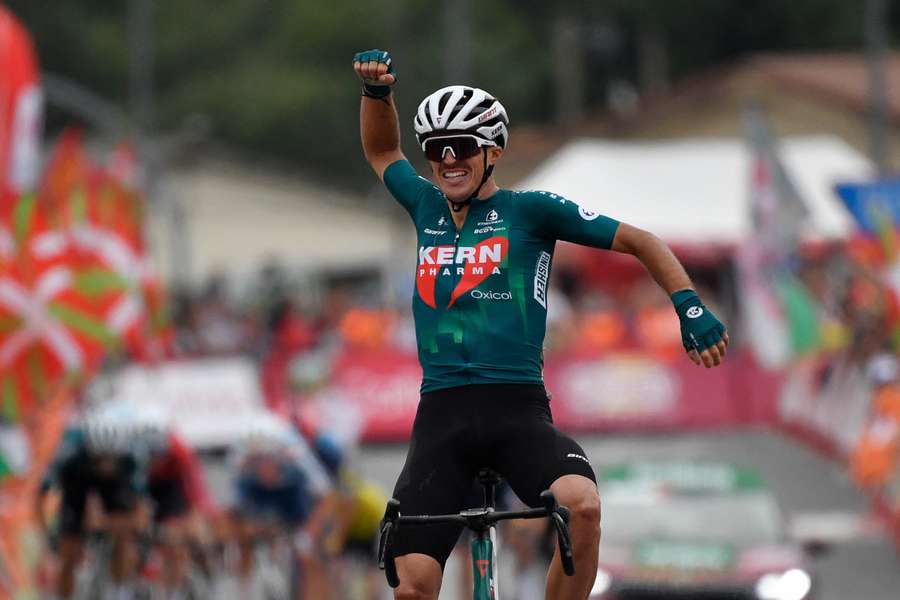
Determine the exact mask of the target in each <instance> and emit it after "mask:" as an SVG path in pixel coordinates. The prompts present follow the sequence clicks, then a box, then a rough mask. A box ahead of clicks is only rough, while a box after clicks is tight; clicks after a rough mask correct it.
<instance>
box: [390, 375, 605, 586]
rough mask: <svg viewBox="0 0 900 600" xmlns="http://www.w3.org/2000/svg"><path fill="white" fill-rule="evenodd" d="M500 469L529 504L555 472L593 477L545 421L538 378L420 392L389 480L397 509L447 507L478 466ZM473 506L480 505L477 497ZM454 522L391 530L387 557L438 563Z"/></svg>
mask: <svg viewBox="0 0 900 600" xmlns="http://www.w3.org/2000/svg"><path fill="white" fill-rule="evenodd" d="M485 467H487V468H491V469H494V470H495V471H497V472H498V473H500V475H501V476H503V478H504V479H506V481H507V482H508V483H509V485H510V487H511V488H512V490H513V491H514V492H515V493H516V495H517V496H518V497H519V498H520V499H521V500H522V501H523V502H525V503H526V504H528V505H529V506H532V507H538V506H540V505H541V504H540V493H541V492H542V491H544V490H546V489H549V487H550V484H552V483H553V482H554V481H556V480H557V479H559V478H560V477H562V476H563V475H583V476H584V477H587V478H589V479H590V480H592V481H594V482H595V483H596V481H597V479H596V477H595V476H594V471H593V469H592V468H591V465H590V463H589V462H588V460H587V458H586V454H585V452H584V450H583V449H582V448H581V446H579V445H578V444H577V443H576V442H575V441H574V440H573V439H572V438H570V437H569V436H567V435H564V434H562V433H561V432H559V431H558V430H557V429H556V427H554V426H553V418H552V416H551V414H550V401H549V399H548V398H547V392H546V391H545V390H544V387H543V386H542V385H539V384H485V385H468V386H462V387H456V388H449V389H443V390H437V391H434V392H429V393H426V394H423V395H422V399H421V401H420V402H419V408H418V411H417V412H416V420H415V423H414V424H413V432H412V439H411V440H410V444H409V453H408V454H407V456H406V464H405V465H404V466H403V471H401V473H400V477H399V478H398V480H397V485H396V486H395V487H394V498H396V499H397V500H399V501H400V513H401V514H404V515H438V514H453V513H457V512H459V511H460V510H462V509H464V508H473V507H471V506H466V505H465V503H466V499H467V497H469V496H470V495H471V494H470V491H471V489H472V481H473V479H474V478H475V477H476V476H477V474H478V471H479V469H482V468H485ZM479 505H480V504H479ZM461 532H462V528H461V526H459V525H454V524H440V525H408V526H401V527H400V528H399V529H398V531H397V536H396V538H395V544H394V554H395V556H402V555H404V554H411V553H419V554H427V555H428V556H431V557H433V558H434V559H435V560H437V561H438V563H440V565H441V568H442V569H443V567H444V564H445V563H446V561H447V557H448V556H449V555H450V552H451V551H452V550H453V546H454V545H455V544H456V541H457V539H459V535H460V533H461Z"/></svg>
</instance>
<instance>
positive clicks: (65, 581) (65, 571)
mask: <svg viewBox="0 0 900 600" xmlns="http://www.w3.org/2000/svg"><path fill="white" fill-rule="evenodd" d="M81 550H82V545H81V538H80V537H77V536H66V537H64V538H62V539H61V540H60V543H59V562H60V567H59V580H58V581H57V592H59V595H60V596H61V597H62V598H71V597H72V594H73V593H74V592H75V569H76V568H77V567H78V563H79V562H81V554H82V552H81Z"/></svg>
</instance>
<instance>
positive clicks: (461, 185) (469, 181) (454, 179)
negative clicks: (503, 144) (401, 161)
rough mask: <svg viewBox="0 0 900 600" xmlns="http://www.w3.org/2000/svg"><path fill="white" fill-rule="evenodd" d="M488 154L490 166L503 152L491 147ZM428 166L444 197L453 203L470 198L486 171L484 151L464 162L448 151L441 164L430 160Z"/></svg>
mask: <svg viewBox="0 0 900 600" xmlns="http://www.w3.org/2000/svg"><path fill="white" fill-rule="evenodd" d="M487 154H488V156H487V164H488V166H490V165H493V164H495V163H496V162H497V161H498V160H499V159H500V156H501V155H502V154H503V150H502V149H501V148H497V147H491V148H488V150H487ZM428 164H429V165H431V172H432V173H433V175H434V181H435V182H436V183H437V185H438V187H440V188H441V191H442V192H444V195H445V196H447V198H448V199H449V200H452V201H453V202H462V201H464V200H466V199H467V198H469V196H471V195H472V193H473V192H474V191H475V188H477V187H478V185H479V184H480V183H481V177H482V176H483V175H484V170H485V165H484V150H482V151H481V152H479V153H478V154H476V155H475V156H472V157H471V158H466V159H463V160H456V158H454V157H453V153H452V152H450V151H449V150H447V151H445V152H444V159H443V160H442V161H441V162H435V161H432V160H429V161H428ZM482 189H484V187H482Z"/></svg>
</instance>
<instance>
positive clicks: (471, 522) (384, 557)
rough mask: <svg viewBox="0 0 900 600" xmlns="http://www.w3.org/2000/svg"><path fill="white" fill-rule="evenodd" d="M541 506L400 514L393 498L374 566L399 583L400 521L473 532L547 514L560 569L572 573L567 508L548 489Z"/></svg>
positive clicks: (567, 573)
mask: <svg viewBox="0 0 900 600" xmlns="http://www.w3.org/2000/svg"><path fill="white" fill-rule="evenodd" d="M541 502H542V503H543V505H544V506H543V508H531V509H527V510H518V511H506V512H494V511H492V510H487V509H484V510H472V511H463V512H461V513H459V514H455V515H415V516H401V514H400V502H399V501H398V500H396V499H394V498H391V499H390V500H388V503H387V507H386V508H385V511H384V518H383V519H382V521H381V523H382V525H381V538H380V540H379V543H378V568H379V569H382V570H383V571H384V576H385V578H386V579H387V582H388V585H390V586H391V587H392V588H396V587H397V586H398V585H400V578H399V577H398V575H397V565H396V563H395V562H394V553H393V544H392V542H393V535H394V534H395V533H396V532H397V528H398V527H399V526H400V524H401V523H406V524H409V525H422V524H435V523H457V524H459V525H462V526H464V527H468V528H469V529H471V530H473V531H479V530H485V529H487V528H488V527H490V526H491V525H493V524H494V523H496V522H498V521H505V520H509V519H539V518H542V517H549V518H550V520H551V522H552V523H553V526H554V528H555V529H556V541H557V544H558V545H559V558H560V561H561V562H562V567H563V572H564V573H565V574H566V575H568V576H572V575H574V574H575V561H574V557H573V555H572V539H571V536H570V535H569V527H568V522H569V509H567V508H566V507H565V506H560V505H559V503H558V502H557V501H556V497H555V496H554V495H553V492H551V491H550V490H544V491H543V492H541Z"/></svg>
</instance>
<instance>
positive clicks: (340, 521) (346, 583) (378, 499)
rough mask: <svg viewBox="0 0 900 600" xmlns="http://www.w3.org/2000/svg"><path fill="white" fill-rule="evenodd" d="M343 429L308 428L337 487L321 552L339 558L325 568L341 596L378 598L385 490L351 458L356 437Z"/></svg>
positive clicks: (344, 598) (346, 598) (347, 599)
mask: <svg viewBox="0 0 900 600" xmlns="http://www.w3.org/2000/svg"><path fill="white" fill-rule="evenodd" d="M341 433H342V432H337V433H336V434H335V433H332V432H330V431H318V432H310V433H309V436H308V437H309V438H310V439H311V440H312V447H313V450H314V451H315V453H316V455H317V456H318V457H319V460H320V461H321V463H322V464H323V465H324V466H325V469H326V470H327V472H328V475H329V477H331V480H332V483H333V485H334V488H335V490H336V492H337V498H338V500H337V510H336V511H335V515H334V516H335V520H334V523H333V524H332V527H331V528H330V531H329V534H328V537H327V539H326V541H325V552H326V553H327V554H328V556H330V557H336V558H338V560H337V561H328V562H329V563H336V567H337V569H336V570H332V572H331V573H329V575H330V577H331V579H332V581H333V582H334V585H335V588H336V589H335V592H336V593H337V596H338V597H339V598H341V599H342V600H351V599H352V600H363V599H364V600H377V599H378V598H380V597H381V587H382V585H381V573H379V571H378V568H377V564H376V560H375V557H376V552H377V543H378V533H379V531H380V525H381V516H382V514H383V513H384V506H385V503H386V502H387V495H386V493H385V491H384V490H383V489H382V488H381V486H379V485H378V484H376V483H375V482H373V481H370V480H368V479H366V478H365V477H364V476H363V475H362V474H361V473H360V472H359V471H358V470H357V469H356V468H354V465H353V464H352V455H353V452H354V449H355V440H354V439H352V438H347V437H346V436H342V435H341Z"/></svg>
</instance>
